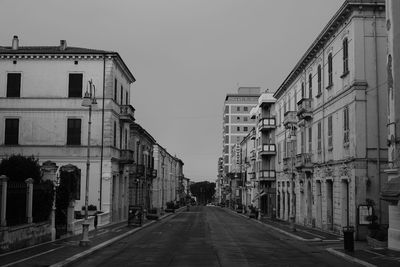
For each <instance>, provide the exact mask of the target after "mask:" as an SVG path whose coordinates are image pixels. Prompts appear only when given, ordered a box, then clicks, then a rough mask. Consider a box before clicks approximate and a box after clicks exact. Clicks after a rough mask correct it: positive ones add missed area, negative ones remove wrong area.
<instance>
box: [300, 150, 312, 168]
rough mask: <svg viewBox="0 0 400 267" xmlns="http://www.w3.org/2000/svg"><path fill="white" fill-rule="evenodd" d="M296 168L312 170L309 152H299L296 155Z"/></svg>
mask: <svg viewBox="0 0 400 267" xmlns="http://www.w3.org/2000/svg"><path fill="white" fill-rule="evenodd" d="M296 168H297V169H303V170H305V171H312V168H313V163H312V154H311V153H301V154H297V155H296Z"/></svg>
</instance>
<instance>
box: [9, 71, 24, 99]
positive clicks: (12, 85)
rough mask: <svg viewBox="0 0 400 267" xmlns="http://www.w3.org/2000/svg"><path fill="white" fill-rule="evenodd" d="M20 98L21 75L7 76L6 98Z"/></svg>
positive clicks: (11, 74) (10, 74) (12, 74)
mask: <svg viewBox="0 0 400 267" xmlns="http://www.w3.org/2000/svg"><path fill="white" fill-rule="evenodd" d="M20 96H21V73H8V74H7V97H20Z"/></svg>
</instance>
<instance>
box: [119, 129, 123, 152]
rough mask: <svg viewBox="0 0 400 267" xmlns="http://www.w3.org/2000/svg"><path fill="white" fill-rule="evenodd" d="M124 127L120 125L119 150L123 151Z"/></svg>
mask: <svg viewBox="0 0 400 267" xmlns="http://www.w3.org/2000/svg"><path fill="white" fill-rule="evenodd" d="M122 133H123V131H122V125H119V148H120V149H122Z"/></svg>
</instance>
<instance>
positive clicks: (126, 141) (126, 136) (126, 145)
mask: <svg viewBox="0 0 400 267" xmlns="http://www.w3.org/2000/svg"><path fill="white" fill-rule="evenodd" d="M125 149H128V130H127V129H125Z"/></svg>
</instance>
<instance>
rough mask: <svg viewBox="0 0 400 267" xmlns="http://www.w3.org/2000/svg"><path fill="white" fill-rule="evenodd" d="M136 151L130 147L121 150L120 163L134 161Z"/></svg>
mask: <svg viewBox="0 0 400 267" xmlns="http://www.w3.org/2000/svg"><path fill="white" fill-rule="evenodd" d="M133 156H134V153H133V151H132V150H129V149H122V150H120V152H119V161H120V163H133V161H134V158H133Z"/></svg>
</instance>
